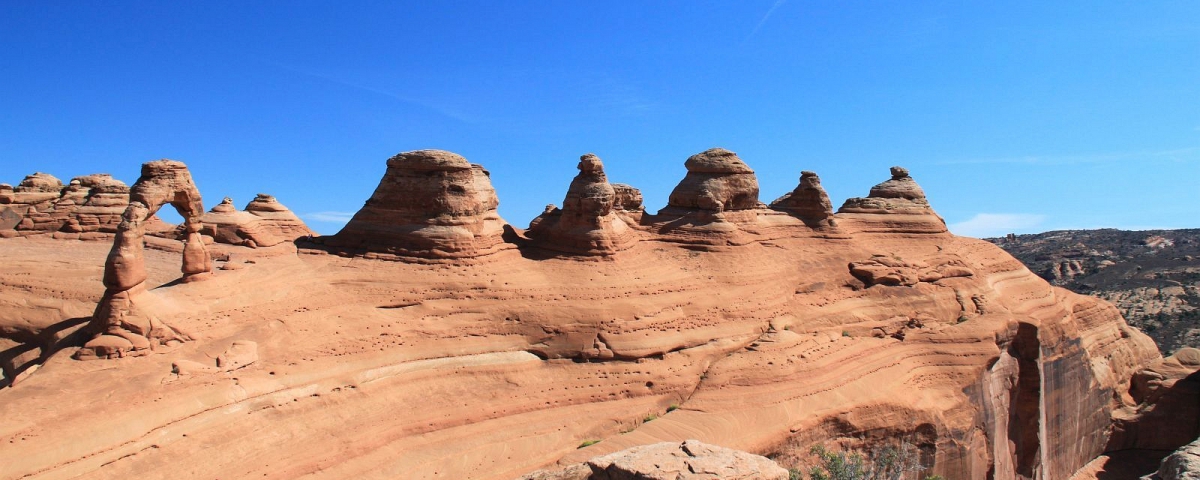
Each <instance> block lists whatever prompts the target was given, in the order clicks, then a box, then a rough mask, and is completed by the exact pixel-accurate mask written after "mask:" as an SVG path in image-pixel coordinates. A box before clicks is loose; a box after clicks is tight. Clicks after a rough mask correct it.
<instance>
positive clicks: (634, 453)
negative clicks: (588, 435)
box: [587, 440, 788, 480]
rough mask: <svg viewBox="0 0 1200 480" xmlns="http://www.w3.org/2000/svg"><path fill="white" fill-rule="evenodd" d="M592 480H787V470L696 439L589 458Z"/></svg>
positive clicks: (766, 461) (646, 446)
mask: <svg viewBox="0 0 1200 480" xmlns="http://www.w3.org/2000/svg"><path fill="white" fill-rule="evenodd" d="M587 464H588V467H590V468H591V469H592V471H593V472H594V473H592V476H591V477H589V478H590V479H592V480H703V479H712V480H717V479H729V480H739V479H745V480H751V479H754V480H787V478H788V471H787V470H785V469H784V468H783V467H780V466H779V465H777V464H776V463H775V462H772V461H771V460H769V459H767V458H766V457H763V456H760V455H753V454H750V453H746V452H740V451H737V450H732V449H728V448H721V447H718V446H715V445H709V444H706V443H702V442H700V441H697V440H685V441H683V443H675V442H662V443H655V444H651V445H643V446H639V447H633V448H630V449H627V450H622V451H620V452H616V453H611V454H608V455H605V456H602V457H597V458H593V459H591V460H588V462H587Z"/></svg>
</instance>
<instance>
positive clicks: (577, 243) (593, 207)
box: [526, 153, 641, 255]
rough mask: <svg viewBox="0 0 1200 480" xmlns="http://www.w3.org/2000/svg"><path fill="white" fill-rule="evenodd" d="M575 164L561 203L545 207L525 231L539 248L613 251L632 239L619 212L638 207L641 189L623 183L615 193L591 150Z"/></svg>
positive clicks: (593, 252)
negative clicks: (577, 169)
mask: <svg viewBox="0 0 1200 480" xmlns="http://www.w3.org/2000/svg"><path fill="white" fill-rule="evenodd" d="M578 168H579V175H576V176H575V179H574V180H572V181H571V186H570V187H569V188H568V189H567V197H566V198H565V199H564V200H563V207H562V208H561V209H560V208H553V207H548V208H547V209H546V212H545V213H543V214H541V215H539V216H538V217H537V218H535V219H534V220H533V222H531V223H530V224H529V230H528V231H527V232H526V234H527V235H528V236H529V237H530V238H532V239H533V240H534V244H535V245H537V246H539V247H541V248H545V249H550V250H557V251H563V252H567V253H575V254H583V255H612V254H615V253H616V252H618V251H620V250H623V249H625V248H628V247H629V246H630V245H631V244H632V243H633V242H634V241H635V238H634V230H632V229H631V228H630V227H629V225H627V224H626V220H625V219H624V218H622V217H621V216H620V215H619V214H618V212H619V211H621V210H629V211H638V210H640V209H641V192H639V191H637V190H636V189H633V188H632V187H629V186H626V185H622V188H621V193H622V195H621V196H620V197H618V195H617V190H616V189H615V188H614V187H613V186H612V185H610V184H609V183H608V177H607V176H606V175H605V174H604V164H603V163H601V161H600V157H597V156H595V155H593V154H590V153H589V154H586V155H583V156H582V157H579V165H578ZM627 207H628V208H627Z"/></svg>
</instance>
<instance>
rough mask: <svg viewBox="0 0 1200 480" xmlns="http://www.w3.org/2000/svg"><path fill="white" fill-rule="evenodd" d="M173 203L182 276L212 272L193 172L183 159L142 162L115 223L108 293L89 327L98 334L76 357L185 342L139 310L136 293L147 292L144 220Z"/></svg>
mask: <svg viewBox="0 0 1200 480" xmlns="http://www.w3.org/2000/svg"><path fill="white" fill-rule="evenodd" d="M167 204H170V205H171V206H173V207H175V210H176V211H178V212H179V215H180V216H182V217H183V219H184V227H185V232H186V238H185V239H184V246H183V266H182V268H181V270H182V272H183V279H184V280H185V281H187V280H188V279H191V278H193V277H194V276H195V275H199V274H202V273H206V272H209V271H211V270H212V259H211V258H210V257H209V255H208V250H207V249H206V248H205V247H204V240H203V237H202V236H201V235H200V229H201V227H202V223H201V221H200V216H201V215H202V214H203V213H204V205H203V203H202V201H201V198H200V191H199V190H198V189H197V188H196V184H195V183H194V182H192V175H191V172H189V171H188V169H187V166H186V165H184V164H183V163H182V162H177V161H174V160H165V159H164V160H156V161H153V162H147V163H145V164H143V165H142V176H141V177H139V178H138V180H137V183H134V184H133V187H131V188H130V190H129V206H128V207H127V208H126V209H125V213H124V214H123V216H122V218H121V224H120V225H119V226H118V227H117V234H116V237H115V238H114V239H113V247H112V250H110V251H109V253H108V260H107V261H106V262H105V263H104V287H105V291H104V297H103V298H101V299H100V304H99V305H97V307H96V312H95V314H94V315H93V318H92V324H91V328H92V330H93V331H94V332H95V335H96V336H95V338H93V339H92V340H91V341H90V342H88V343H87V345H85V347H84V349H83V350H80V353H79V354H78V355H77V358H91V357H98V358H110V357H114V356H124V355H126V354H130V353H137V352H139V351H143V350H147V349H150V348H152V347H153V343H163V342H168V341H181V340H185V339H186V338H184V336H183V335H181V334H179V333H178V332H176V331H175V330H173V329H171V327H169V326H167V325H165V324H163V323H162V322H159V321H157V320H156V319H154V318H153V317H150V316H147V315H143V314H138V312H135V311H134V310H135V307H136V303H137V302H136V301H135V296H136V294H138V293H141V292H143V291H145V286H144V283H145V281H146V260H145V253H144V251H143V249H144V246H143V238H144V236H145V226H144V223H145V221H146V220H147V219H149V218H150V216H151V215H154V214H155V213H156V212H158V210H159V209H160V208H162V207H163V206H164V205H167Z"/></svg>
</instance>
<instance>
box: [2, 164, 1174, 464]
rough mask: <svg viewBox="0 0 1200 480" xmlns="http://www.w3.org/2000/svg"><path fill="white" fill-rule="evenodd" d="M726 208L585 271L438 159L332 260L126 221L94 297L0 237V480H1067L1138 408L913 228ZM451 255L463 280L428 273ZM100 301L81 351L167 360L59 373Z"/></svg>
mask: <svg viewBox="0 0 1200 480" xmlns="http://www.w3.org/2000/svg"><path fill="white" fill-rule="evenodd" d="M717 156H718V157H726V156H725V155H724V154H721V155H717ZM147 165H148V166H147V168H149V169H150V171H149V173H150V174H161V175H149V176H148V177H146V178H147V180H146V181H145V182H143V181H141V180H139V184H138V185H135V187H134V188H133V193H134V195H132V198H133V200H134V201H133V202H131V204H130V210H127V212H126V214H127V215H126V217H127V218H126V219H127V220H129V219H132V220H144V219H145V218H146V214H148V212H150V211H153V210H154V209H157V208H158V207H159V206H161V205H162V204H163V203H164V202H166V201H167V200H168V199H173V200H175V203H176V207H178V208H180V209H181V210H184V211H185V212H186V213H187V215H185V217H187V218H188V219H189V223H188V225H189V235H191V236H193V237H195V236H198V235H199V225H198V223H197V222H195V220H194V219H193V217H194V216H198V215H199V214H201V213H203V212H202V210H201V209H200V208H201V207H200V201H199V200H200V199H199V197H198V196H192V195H190V194H191V193H192V190H191V189H192V188H193V186H191V185H190V178H189V179H187V180H188V181H186V182H184V181H183V180H185V175H184V172H186V169H184V168H183V167H182V164H178V165H177V162H151V164H147ZM144 173H146V172H145V171H144ZM726 173H728V172H726ZM726 173H722V175H725V174H726ZM734 174H735V175H745V174H744V173H734ZM701 183H703V182H701ZM905 184H907V183H906V182H905ZM717 185H718V186H720V185H726V184H725V183H723V181H721V182H717ZM726 186H728V185H726ZM735 186H736V185H735ZM616 190H617V189H616V188H614V194H615V193H616ZM721 191H722V190H720V189H717V190H709V193H711V194H712V197H713V198H712V199H710V200H713V202H710V203H711V205H712V206H713V208H716V207H715V205H716V204H717V203H720V204H721V205H723V206H722V207H721V208H722V209H723V210H722V211H720V212H717V211H716V210H713V211H711V212H709V213H707V214H706V215H710V216H715V215H721V216H725V217H726V218H725V219H723V220H720V221H711V222H710V223H711V224H725V225H727V226H729V227H730V229H728V230H708V231H705V230H704V229H702V228H695V229H693V231H691V232H684V233H679V231H680V230H683V229H682V228H677V227H675V226H670V225H666V224H663V223H658V222H662V219H654V218H651V219H648V220H645V221H643V222H642V223H641V225H640V227H641V229H640V230H639V234H640V235H641V238H640V239H639V241H638V242H636V243H634V244H633V245H631V246H629V248H627V249H625V250H622V251H621V252H620V254H619V255H616V256H614V257H613V258H611V259H610V260H608V261H597V262H579V261H574V260H572V259H569V258H540V257H531V256H529V255H527V253H528V252H527V251H525V250H524V249H523V248H524V247H520V246H518V245H515V244H512V243H507V242H504V240H503V238H501V235H500V232H501V231H502V227H503V224H502V221H501V220H500V219H499V217H498V216H495V214H494V209H495V205H496V198H495V192H494V191H492V190H491V188H490V186H489V185H488V184H487V183H486V174H485V173H483V170H482V168H477V166H474V165H470V164H469V163H467V162H466V161H465V159H462V158H461V157H457V156H455V155H453V154H448V153H447V152H436V151H420V152H410V153H408V154H401V155H400V156H398V157H397V158H393V161H390V162H389V170H388V173H387V175H386V176H385V178H384V181H383V182H381V184H380V187H379V188H378V189H377V190H376V193H375V195H374V196H373V197H372V199H371V201H369V202H368V204H367V205H366V206H364V208H363V210H362V211H360V212H359V215H357V216H356V217H355V221H353V222H351V225H348V226H347V229H346V230H344V231H343V232H342V233H340V234H339V235H338V236H337V237H335V238H334V239H330V240H331V241H334V243H337V242H349V243H344V244H343V245H347V244H348V245H352V246H353V247H352V248H351V247H337V246H331V245H329V244H326V245H321V244H320V243H316V242H314V243H313V244H312V245H308V244H303V243H302V244H301V245H300V246H299V247H297V245H295V244H281V245H278V246H276V247H270V248H258V249H250V248H244V247H236V246H229V245H221V244H214V245H212V248H213V250H214V252H213V253H216V255H209V254H207V253H205V254H204V255H202V256H198V255H196V250H195V249H196V248H198V247H200V246H203V243H202V242H199V243H197V242H196V241H195V240H192V241H189V242H188V243H187V244H184V245H179V244H178V243H177V242H175V243H172V242H170V241H168V240H163V239H154V238H152V237H145V238H142V239H141V240H140V241H141V242H144V243H145V244H147V245H151V244H153V245H158V246H159V247H163V246H164V245H165V246H166V248H165V250H169V251H164V250H160V249H158V248H150V249H144V250H143V249H142V248H141V247H142V243H138V242H137V241H134V240H137V239H138V238H139V236H140V235H139V234H140V232H141V230H139V227H138V225H135V224H134V223H136V222H133V221H131V222H129V224H126V223H124V222H123V223H122V229H124V230H123V231H125V232H127V233H128V235H123V234H119V235H118V238H117V239H116V241H115V244H114V249H113V252H114V253H113V255H115V257H113V258H115V259H117V260H121V261H120V262H116V263H113V262H110V268H109V271H107V272H106V270H105V269H104V267H103V265H105V259H106V258H110V257H109V256H108V248H107V247H106V246H103V245H99V244H97V243H95V242H74V243H70V244H65V243H64V241H62V240H54V239H51V238H44V237H22V238H4V239H0V253H2V254H3V258H5V259H6V261H5V262H3V263H0V340H2V341H3V342H4V343H3V344H2V345H0V346H3V348H5V350H4V351H3V355H2V356H0V360H5V359H11V360H12V361H11V362H9V363H6V364H5V365H7V366H6V367H5V369H4V378H3V379H0V385H9V386H10V387H11V388H3V389H0V418H3V419H4V421H3V422H0V446H3V447H2V448H0V465H3V466H4V468H3V470H2V471H0V478H72V477H79V476H88V477H95V478H133V477H136V478H298V477H304V478H337V479H341V478H381V479H382V478H389V479H390V478H411V479H433V478H484V479H511V478H515V477H518V476H521V475H523V474H525V473H528V472H531V471H534V470H539V469H546V468H556V467H565V466H570V465H576V464H581V463H584V462H587V461H589V460H591V459H594V458H596V457H599V456H604V455H608V454H612V453H614V452H619V451H621V450H626V449H629V448H632V447H638V446H643V445H652V444H656V443H662V442H672V443H673V444H676V445H677V444H679V443H680V442H684V441H686V440H697V441H700V442H704V443H708V444H712V445H720V446H722V447H726V448H731V449H735V450H741V451H745V452H751V453H754V454H761V455H769V456H770V457H771V458H775V459H776V460H777V461H778V462H780V464H782V465H785V466H788V467H796V468H801V469H805V468H806V467H807V466H808V465H807V464H806V462H808V461H810V460H811V456H810V455H809V453H808V452H809V449H810V448H811V446H812V445H814V444H818V443H819V444H826V443H835V444H837V445H840V446H842V447H844V448H853V449H865V447H867V446H870V445H876V444H880V443H881V442H886V441H892V440H904V441H908V442H910V443H911V444H913V445H914V446H915V447H916V448H917V449H918V450H919V451H920V452H921V456H922V460H923V461H925V462H926V463H928V464H930V465H932V468H931V469H930V471H929V472H928V473H936V474H940V475H942V476H944V477H945V478H952V479H980V480H982V479H985V478H1003V479H1015V478H1030V479H1032V478H1045V479H1053V478H1068V477H1070V476H1071V474H1072V473H1074V472H1076V471H1077V470H1078V469H1080V467H1082V466H1084V465H1085V464H1088V462H1090V461H1092V460H1093V459H1095V458H1096V457H1097V456H1098V455H1100V454H1101V453H1102V452H1104V451H1105V449H1106V448H1107V447H1108V445H1109V443H1110V441H1112V440H1113V426H1114V421H1113V417H1114V415H1117V416H1118V420H1120V419H1122V418H1128V417H1121V416H1120V415H1122V414H1125V413H1128V412H1130V411H1133V412H1135V413H1136V412H1138V411H1144V410H1145V409H1144V408H1143V405H1144V402H1143V401H1144V400H1145V399H1146V398H1150V397H1151V396H1153V395H1150V394H1147V395H1145V396H1144V397H1145V398H1142V396H1141V394H1138V397H1137V398H1135V396H1134V395H1133V393H1136V392H1142V391H1143V390H1142V389H1140V387H1138V386H1139V385H1141V384H1140V383H1136V382H1137V381H1138V380H1137V379H1139V378H1150V377H1149V376H1145V375H1142V376H1139V375H1141V374H1140V373H1139V372H1143V371H1145V370H1147V367H1152V366H1154V365H1161V364H1164V363H1165V362H1164V361H1163V360H1162V358H1161V356H1160V355H1159V354H1158V352H1157V350H1156V348H1155V346H1154V345H1153V343H1152V342H1151V340H1150V339H1149V338H1148V337H1146V336H1145V335H1143V334H1141V333H1140V332H1138V331H1137V330H1135V329H1132V328H1130V327H1128V325H1126V324H1125V322H1124V320H1123V319H1122V318H1121V316H1120V314H1119V312H1118V311H1117V310H1116V309H1115V308H1114V307H1113V306H1111V305H1110V304H1108V303H1105V302H1103V301H1100V300H1097V299H1095V298H1091V297H1087V296H1081V295H1077V294H1074V293H1071V292H1069V291H1067V290H1064V289H1061V288H1055V287H1052V286H1051V285H1049V284H1048V283H1046V282H1045V281H1044V280H1042V279H1041V278H1039V277H1038V276H1036V275H1034V274H1033V273H1031V272H1030V271H1029V270H1028V269H1026V268H1025V267H1024V265H1022V264H1021V263H1020V262H1018V261H1017V260H1015V259H1014V258H1012V257H1011V256H1010V255H1008V254H1006V253H1005V252H1004V251H1003V250H1001V249H1000V248H998V247H996V246H995V245H993V244H990V243H987V242H984V241H980V240H975V239H970V238H962V237H955V236H952V235H950V234H948V233H947V232H946V231H945V229H944V225H943V223H942V222H941V219H940V218H939V217H937V215H936V214H935V213H933V212H932V210H931V209H930V210H928V211H924V212H923V213H911V212H908V213H906V212H903V211H890V212H883V213H878V212H876V213H839V214H836V215H835V216H834V220H835V221H836V224H837V231H836V232H827V231H823V230H822V229H819V228H813V227H810V226H808V225H806V224H805V223H804V222H802V221H801V220H799V219H797V218H796V217H795V216H793V215H791V214H788V213H786V212H780V211H774V210H770V209H766V208H764V207H762V206H761V204H757V203H756V206H754V207H752V208H747V209H744V210H730V209H729V208H730V207H731V206H736V205H743V204H741V203H739V202H738V201H736V198H734V197H729V198H728V199H729V200H731V201H732V202H733V203H731V204H729V205H725V203H724V202H725V201H724V200H721V201H720V202H717V200H720V198H718V197H721V198H724V197H725V196H724V195H723V194H721V195H718V193H720V192H721ZM733 191H738V189H737V188H733V189H730V190H727V191H726V192H733ZM905 191H907V192H910V193H911V192H912V189H907V190H905ZM755 198H756V196H755ZM882 198H892V197H882ZM905 200H906V201H908V200H910V199H905ZM614 201H616V200H614ZM139 205H141V206H139ZM745 205H748V204H745ZM677 220H678V219H677ZM693 220H694V219H693ZM693 220H686V219H685V221H693ZM700 223H703V222H699V223H697V225H699V224H700ZM939 227H940V228H939ZM731 232H732V233H731ZM192 234H194V235H192ZM64 245H70V248H63V246H64ZM218 247H219V248H220V250H217V249H218ZM126 248H128V250H123V249H126ZM189 248H192V250H191V251H190V252H189ZM180 252H183V254H184V262H183V263H184V268H183V273H184V274H186V276H185V277H184V278H185V280H186V279H187V278H202V279H203V281H177V280H179V277H180V258H179V255H180ZM189 255H190V256H189ZM422 255H425V256H422ZM201 257H203V258H201ZM447 258H451V259H455V258H457V259H462V258H469V259H471V260H472V261H471V262H436V261H435V262H430V261H425V260H438V259H447ZM117 263H119V264H117ZM210 266H215V267H218V268H216V269H215V271H213V272H212V273H205V274H203V275H200V274H201V273H203V272H202V271H201V270H205V271H206V270H208V268H209V267H210ZM134 267H136V268H134ZM201 267H203V268H201ZM102 280H103V282H104V284H105V285H108V286H109V287H110V288H109V290H108V291H107V292H106V291H105V290H103V289H102V288H101V281H102ZM893 280H895V281H893ZM126 288H130V289H129V290H127V289H126ZM123 293H128V295H127V296H126V297H122V298H123V299H124V300H130V301H133V300H136V302H134V304H131V305H132V306H135V307H136V313H137V315H136V317H129V316H126V317H120V316H119V315H118V316H112V317H110V316H107V315H103V313H105V312H109V313H112V312H118V313H120V312H124V310H112V309H109V310H104V309H103V308H101V309H98V310H97V313H98V314H97V315H96V317H95V318H96V319H98V320H99V321H101V323H102V324H103V326H107V327H114V328H115V329H116V330H120V329H121V328H126V327H129V328H132V329H133V330H136V331H133V330H130V333H137V334H138V335H142V334H145V335H147V336H146V337H142V338H146V339H149V338H161V336H156V332H158V333H161V332H162V331H163V330H165V329H169V331H168V333H173V334H177V335H178V337H179V338H180V339H182V340H184V341H182V342H180V341H166V342H149V341H147V342H146V344H145V345H141V346H140V347H144V348H141V349H140V350H137V352H138V353H140V354H142V355H141V356H130V355H115V356H114V355H108V356H112V357H115V358H112V359H109V360H97V361H76V360H72V359H71V355H73V354H78V353H79V352H81V351H82V350H80V349H78V348H77V347H74V346H72V345H78V343H72V342H71V341H69V339H65V340H62V341H58V340H55V339H57V338H60V337H61V336H62V335H63V332H70V331H71V329H72V328H76V327H78V325H79V322H80V321H81V318H80V310H81V309H82V310H83V311H84V312H86V311H88V310H89V309H88V308H87V307H90V306H92V305H95V304H96V301H97V300H101V305H102V306H103V305H106V303H104V302H106V301H107V302H109V303H107V304H111V305H116V306H122V305H124V306H126V307H129V306H131V305H127V304H125V303H121V302H116V303H113V302H112V301H113V300H121V298H116V295H117V294H123ZM126 303H128V302H126ZM134 311H135V310H129V312H134ZM85 315H86V313H85ZM123 318H124V319H129V318H136V319H138V321H137V322H135V324H130V323H128V322H125V321H124V320H123ZM86 319H87V318H86V316H85V317H83V319H82V320H84V321H86ZM142 320H144V321H142ZM109 331H110V332H112V331H113V330H111V329H110V330H109ZM117 333H119V332H117ZM67 335H68V336H69V335H70V334H69V333H68V334H67ZM107 336H112V335H107ZM117 336H120V335H117ZM122 338H125V337H122ZM101 339H103V338H101ZM126 340H128V338H126ZM39 345H41V346H42V347H39ZM33 347H37V348H38V350H36V351H35V350H33ZM43 347H45V348H43ZM95 347H102V348H97V349H93V351H94V352H100V350H102V349H106V348H108V347H109V346H108V345H95ZM137 347H139V346H135V348H137ZM55 349H61V350H57V351H56V350H55ZM1185 357H1187V356H1186V355H1185ZM1187 358H1190V357H1187ZM1176 360H1177V361H1178V360H1179V359H1176ZM6 361H8V360H6ZM1188 361H1190V360H1188ZM1178 363H1179V364H1180V365H1181V366H1182V365H1183V362H1181V361H1180V362H1178ZM1151 370H1152V369H1151ZM1146 385H1149V382H1146ZM1135 387H1138V388H1135ZM1145 391H1147V392H1148V391H1150V390H1149V389H1147V390H1145ZM1155 391H1157V390H1155ZM1138 425H1142V424H1138ZM1127 431H1129V430H1127ZM593 440H601V441H600V442H599V443H594V444H591V443H590V442H589V444H588V445H587V446H583V447H582V448H580V447H581V445H582V444H583V443H584V442H585V441H593ZM197 452H203V455H198V454H197ZM264 452H269V454H268V453H264Z"/></svg>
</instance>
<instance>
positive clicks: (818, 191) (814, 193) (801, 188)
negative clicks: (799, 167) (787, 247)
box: [771, 170, 834, 227]
mask: <svg viewBox="0 0 1200 480" xmlns="http://www.w3.org/2000/svg"><path fill="white" fill-rule="evenodd" d="M771 208H773V209H775V210H781V211H784V212H788V213H791V214H793V215H795V216H797V217H799V218H800V219H801V220H803V221H804V223H805V224H806V225H809V226H813V227H823V226H833V224H834V220H833V202H830V201H829V195H828V194H826V193H825V188H824V187H822V186H821V178H820V177H818V176H817V174H816V173H815V172H810V171H807V170H806V171H803V172H800V184H799V185H797V186H796V189H795V190H792V191H791V192H789V193H786V194H784V195H783V196H782V197H779V198H777V199H776V200H775V201H774V202H771Z"/></svg>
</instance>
